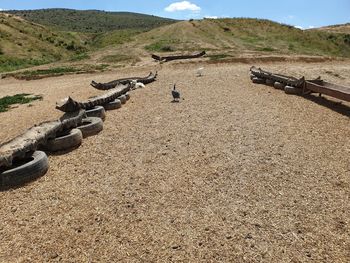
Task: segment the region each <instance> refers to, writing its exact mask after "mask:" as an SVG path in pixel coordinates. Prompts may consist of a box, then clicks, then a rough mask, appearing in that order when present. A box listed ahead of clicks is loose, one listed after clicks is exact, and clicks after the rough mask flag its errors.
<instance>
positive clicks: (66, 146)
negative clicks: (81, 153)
mask: <svg viewBox="0 0 350 263" xmlns="http://www.w3.org/2000/svg"><path fill="white" fill-rule="evenodd" d="M82 141H83V134H82V132H81V130H79V129H72V130H70V131H68V132H66V134H63V135H61V136H57V137H56V138H55V139H50V140H48V141H47V143H46V145H44V147H43V148H44V149H45V150H47V151H50V152H57V151H67V150H70V149H74V148H77V147H78V146H79V145H80V144H81V142H82Z"/></svg>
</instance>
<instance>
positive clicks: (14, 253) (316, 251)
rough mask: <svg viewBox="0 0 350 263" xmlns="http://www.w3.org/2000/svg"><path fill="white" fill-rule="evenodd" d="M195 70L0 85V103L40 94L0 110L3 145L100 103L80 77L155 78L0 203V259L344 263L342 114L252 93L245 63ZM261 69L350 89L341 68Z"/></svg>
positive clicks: (348, 137) (347, 144)
mask: <svg viewBox="0 0 350 263" xmlns="http://www.w3.org/2000/svg"><path fill="white" fill-rule="evenodd" d="M199 66H202V65H200V64H181V63H169V64H163V65H162V66H161V68H160V67H159V66H154V67H152V66H145V67H143V68H129V69H127V68H125V69H122V70H120V71H119V72H118V73H111V72H109V73H104V74H99V75H76V76H66V77H64V76H63V77H57V78H49V79H42V80H37V81H30V82H26V81H17V80H12V79H5V80H1V82H0V97H2V96H5V95H12V94H15V93H19V92H29V93H35V94H43V96H44V100H43V101H36V102H33V103H32V106H31V107H28V106H27V105H20V106H19V107H18V108H15V109H12V110H11V111H9V112H6V113H1V119H0V125H1V130H0V141H1V142H4V141H6V140H8V139H10V138H12V137H14V136H15V135H17V134H20V133H22V132H23V131H24V130H25V129H26V128H29V127H30V126H31V125H33V124H35V123H39V122H41V121H44V120H49V119H55V118H58V117H59V116H60V113H59V112H57V111H55V110H54V107H53V106H54V102H55V101H57V100H59V99H61V98H63V97H65V96H68V95H72V96H73V98H78V99H86V98H88V97H89V96H93V95H96V94H99V93H100V92H99V91H96V90H94V89H93V88H91V87H89V85H88V84H89V82H90V81H91V79H95V80H97V81H109V80H111V79H114V78H119V77H123V76H128V75H134V74H137V75H147V73H148V72H149V71H150V70H152V69H153V70H154V69H155V68H156V67H158V72H159V78H158V81H157V82H154V83H152V84H150V85H148V86H147V87H146V88H145V89H140V90H135V91H133V92H132V93H131V99H130V100H129V101H128V102H127V104H125V105H123V107H122V108H121V109H119V110H115V111H109V112H107V118H106V121H105V123H104V130H103V131H102V133H100V134H99V135H98V136H94V137H89V138H87V139H84V141H83V144H82V145H81V147H80V148H78V149H76V150H74V151H72V152H70V153H68V154H65V155H51V156H49V162H50V169H49V172H48V173H47V174H46V175H45V176H43V177H42V178H40V179H39V180H37V181H35V182H32V183H30V184H29V185H26V186H24V187H21V188H18V189H13V190H10V191H5V192H0V198H1V200H2V206H1V208H0V217H1V221H0V244H1V245H0V261H1V262H47V261H52V262H56V261H62V262H261V261H263V262H309V261H310V262H311V261H313V262H349V261H350V221H349V220H350V200H349V199H350V164H349V153H350V125H349V115H350V111H349V109H350V105H349V104H347V103H343V104H342V105H338V104H336V103H334V101H327V100H325V99H322V98H317V97H312V98H311V99H305V98H303V97H297V96H292V95H286V94H285V93H284V92H282V91H280V90H275V89H274V88H272V87H268V86H263V85H255V84H252V83H251V82H250V80H249V75H248V70H249V65H247V64H217V65H213V64H211V65H204V67H205V69H204V76H203V77H196V76H195V69H196V68H198V67H199ZM258 66H261V67H263V68H264V69H269V70H273V71H277V72H281V73H289V74H294V75H301V74H305V75H306V76H307V77H317V76H318V75H320V74H319V73H318V72H321V75H322V76H323V78H324V79H326V80H329V81H332V82H335V83H339V84H346V85H350V66H349V63H340V62H337V63H330V62H329V63H323V64H302V63H292V64H291V63H288V64H287V63H270V64H269V63H266V64H262V65H258ZM174 82H176V83H177V87H178V89H179V90H180V92H181V94H182V96H183V98H184V99H183V100H181V102H180V103H171V102H170V101H171V99H172V98H171V94H170V90H171V84H173V83H174Z"/></svg>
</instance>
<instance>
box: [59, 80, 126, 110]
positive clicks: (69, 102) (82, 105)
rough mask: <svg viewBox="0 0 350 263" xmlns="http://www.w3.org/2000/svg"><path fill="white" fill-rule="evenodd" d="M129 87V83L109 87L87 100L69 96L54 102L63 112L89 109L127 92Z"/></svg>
mask: <svg viewBox="0 0 350 263" xmlns="http://www.w3.org/2000/svg"><path fill="white" fill-rule="evenodd" d="M130 89H131V84H130V83H128V84H126V85H118V86H117V87H116V88H114V89H111V90H110V91H109V92H107V93H105V94H103V95H101V96H97V97H94V98H91V99H89V100H88V101H83V102H78V101H75V100H73V99H72V98H71V97H68V98H65V99H63V100H62V101H61V102H60V103H56V109H58V110H60V111H63V112H75V111H77V110H79V109H85V110H90V109H92V108H94V107H95V106H102V105H105V104H107V103H109V102H111V101H114V100H115V99H116V98H118V97H119V96H121V95H123V94H125V93H127V92H128V91H130Z"/></svg>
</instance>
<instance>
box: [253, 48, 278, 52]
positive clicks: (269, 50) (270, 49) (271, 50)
mask: <svg viewBox="0 0 350 263" xmlns="http://www.w3.org/2000/svg"><path fill="white" fill-rule="evenodd" d="M256 50H257V51H264V52H273V51H276V49H274V48H272V47H262V48H257V49H256Z"/></svg>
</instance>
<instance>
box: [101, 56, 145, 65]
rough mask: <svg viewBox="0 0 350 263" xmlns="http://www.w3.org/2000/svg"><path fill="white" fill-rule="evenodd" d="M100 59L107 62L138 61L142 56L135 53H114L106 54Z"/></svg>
mask: <svg viewBox="0 0 350 263" xmlns="http://www.w3.org/2000/svg"><path fill="white" fill-rule="evenodd" d="M100 61H101V62H105V63H120V62H130V63H136V62H139V61H140V58H139V57H137V56H134V55H124V54H114V55H109V56H104V57H102V58H101V60H100Z"/></svg>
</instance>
